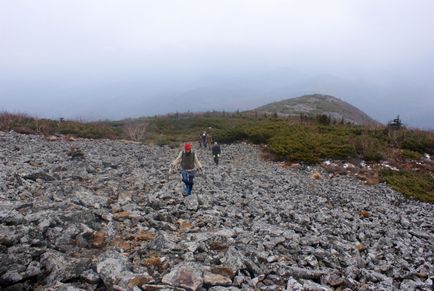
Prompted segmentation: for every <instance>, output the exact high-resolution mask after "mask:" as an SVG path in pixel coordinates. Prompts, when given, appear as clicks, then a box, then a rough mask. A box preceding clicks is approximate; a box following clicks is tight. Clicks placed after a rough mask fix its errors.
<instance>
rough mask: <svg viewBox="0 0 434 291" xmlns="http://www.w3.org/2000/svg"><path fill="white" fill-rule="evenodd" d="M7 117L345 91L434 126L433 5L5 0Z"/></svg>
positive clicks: (1, 17)
mask: <svg viewBox="0 0 434 291" xmlns="http://www.w3.org/2000/svg"><path fill="white" fill-rule="evenodd" d="M0 3H1V4H2V5H1V7H2V9H1V10H0V39H1V40H2V45H1V46H0V110H3V111H8V112H12V113H14V112H20V113H27V114H30V115H34V116H37V117H48V118H59V117H64V118H69V119H82V120H98V119H112V120H117V119H123V118H128V117H140V116H149V115H155V114H165V113H170V112H186V111H193V112H195V111H212V110H219V111H220V110H226V111H235V110H237V109H239V110H248V109H253V108H255V107H258V106H261V105H264V104H267V103H270V102H274V101H278V100H282V99H286V98H295V97H299V96H301V95H305V94H312V93H319V94H326V95H333V96H335V97H337V98H339V99H341V100H344V101H346V102H349V103H350V104H352V105H354V106H356V107H358V108H359V109H361V110H362V111H364V112H365V113H367V114H368V115H369V116H370V117H372V118H374V119H376V120H378V121H380V122H383V123H385V122H387V121H388V120H391V119H393V118H395V117H396V115H400V117H401V119H402V120H403V122H404V123H405V124H407V125H409V126H412V127H420V128H434V82H433V80H434V54H433V53H432V52H433V51H434V31H433V30H434V2H433V1H430V0H419V1H417V2H412V3H410V2H408V1H405V0H397V1H392V0H380V1H374V0H367V1H356V0H346V1H344V0H331V1H319V0H318V1H314V0H307V1H302V2H300V1H278V0H270V1H254V0H252V1H241V0H232V1H225V0H222V1H199V0H197V1H189V0H186V1H176V0H173V1H168V0H162V1H138V0H137V1H131V0H130V1H128V0H127V1H99V0H95V1H84V0H77V1H72V0H64V1H48V0H41V1H37V2H36V1H24V0H16V1H5V0H3V1H2V0H0Z"/></svg>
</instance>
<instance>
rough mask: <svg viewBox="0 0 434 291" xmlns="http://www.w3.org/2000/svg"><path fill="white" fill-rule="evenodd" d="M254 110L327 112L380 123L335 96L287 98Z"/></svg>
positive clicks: (363, 122) (285, 113)
mask: <svg viewBox="0 0 434 291" xmlns="http://www.w3.org/2000/svg"><path fill="white" fill-rule="evenodd" d="M253 111H257V112H264V113H272V114H273V113H277V114H278V115H280V116H300V115H301V114H304V115H307V116H317V115H321V114H325V115H327V116H329V117H331V118H332V119H335V120H337V121H340V120H342V118H343V119H344V121H345V122H350V123H354V124H360V125H378V124H380V123H379V122H378V121H376V120H374V119H372V118H371V117H369V116H368V115H367V114H366V113H364V112H363V111H361V110H360V109H358V108H357V107H355V106H353V105H351V104H349V103H347V102H345V101H342V100H340V99H338V98H336V97H334V96H330V95H321V94H312V95H304V96H301V97H297V98H291V99H285V100H282V101H278V102H273V103H269V104H266V105H263V106H260V107H258V108H256V109H254V110H253Z"/></svg>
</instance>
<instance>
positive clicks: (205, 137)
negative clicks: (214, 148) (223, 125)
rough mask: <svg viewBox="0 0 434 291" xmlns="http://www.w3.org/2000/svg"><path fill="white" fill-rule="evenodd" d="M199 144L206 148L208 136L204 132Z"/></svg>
mask: <svg viewBox="0 0 434 291" xmlns="http://www.w3.org/2000/svg"><path fill="white" fill-rule="evenodd" d="M201 144H202V146H203V147H204V148H206V147H208V134H207V133H206V131H204V132H203V133H202V140H201Z"/></svg>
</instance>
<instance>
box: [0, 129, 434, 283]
mask: <svg viewBox="0 0 434 291" xmlns="http://www.w3.org/2000/svg"><path fill="white" fill-rule="evenodd" d="M222 149H223V154H222V159H221V164H220V165H219V166H215V165H214V164H213V161H212V157H211V153H210V152H209V151H208V150H206V149H197V154H198V157H199V159H200V160H201V161H202V163H203V164H204V172H205V174H204V175H199V176H198V177H196V179H195V185H194V189H193V192H194V195H193V197H188V198H184V197H183V196H182V192H183V185H182V183H181V181H180V177H179V175H177V174H174V175H168V165H169V163H170V161H171V160H172V159H174V158H175V156H176V154H177V149H171V148H169V147H159V146H146V145H140V144H137V143H128V142H125V141H110V140H86V139H76V140H72V139H68V140H65V139H55V140H47V139H44V138H43V137H40V136H33V135H20V134H17V133H13V132H11V133H5V132H0V161H1V163H0V261H1V265H0V288H1V289H3V290H34V289H38V290H213V291H220V290H430V288H431V286H432V284H433V282H432V279H430V276H432V275H433V273H434V266H433V264H434V263H433V261H434V260H433V252H434V208H433V205H431V204H427V203H422V202H417V201H411V200H405V199H404V198H403V197H402V195H401V194H399V193H396V192H394V191H393V190H391V189H390V188H388V187H387V186H386V185H384V184H378V185H372V186H370V185H366V184H365V183H363V182H361V181H359V180H357V179H355V178H351V177H334V178H330V177H329V176H328V175H327V174H326V173H323V172H322V171H324V170H322V169H321V168H319V167H315V168H309V167H302V168H301V169H287V168H284V167H281V166H280V165H278V164H276V163H272V162H267V161H263V160H261V159H260V158H259V157H260V152H259V151H258V149H257V148H256V147H254V146H250V145H244V144H236V145H227V146H223V147H222ZM312 175H314V176H313V177H314V178H311V177H312Z"/></svg>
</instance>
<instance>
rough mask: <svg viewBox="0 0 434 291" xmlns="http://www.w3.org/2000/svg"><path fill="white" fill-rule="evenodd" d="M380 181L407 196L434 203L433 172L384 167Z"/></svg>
mask: <svg viewBox="0 0 434 291" xmlns="http://www.w3.org/2000/svg"><path fill="white" fill-rule="evenodd" d="M380 181H381V182H386V183H387V184H389V185H390V186H391V187H392V188H393V189H395V190H396V191H398V192H401V193H402V194H403V195H404V196H405V197H407V198H413V199H416V200H420V201H425V202H430V203H434V177H433V174H432V173H415V172H409V171H392V170H390V169H382V170H381V171H380Z"/></svg>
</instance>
